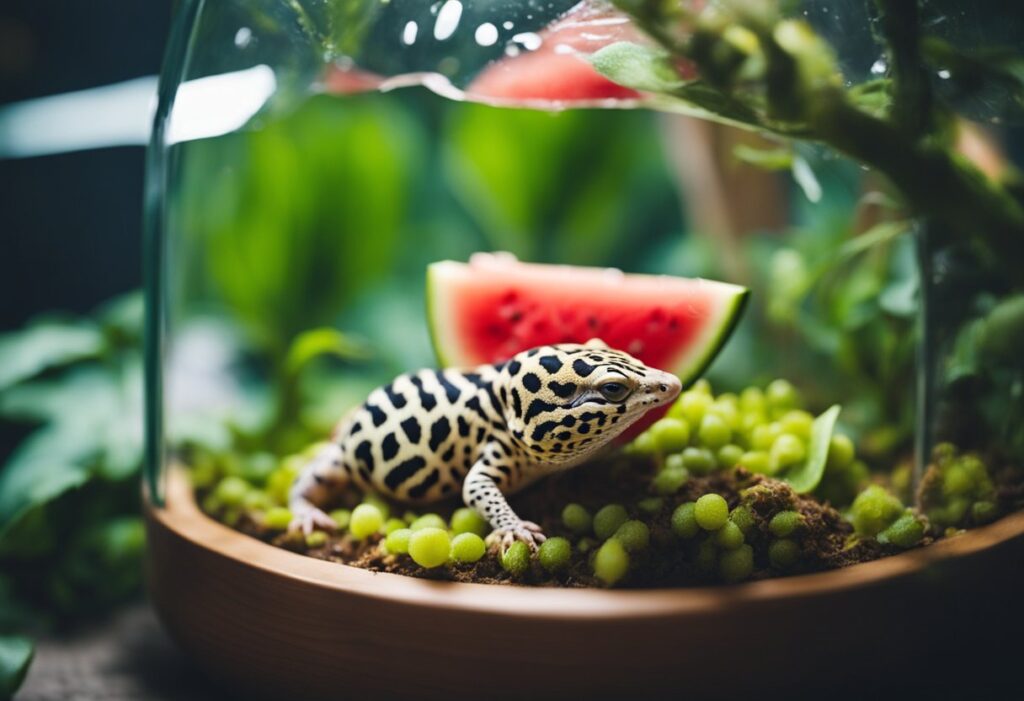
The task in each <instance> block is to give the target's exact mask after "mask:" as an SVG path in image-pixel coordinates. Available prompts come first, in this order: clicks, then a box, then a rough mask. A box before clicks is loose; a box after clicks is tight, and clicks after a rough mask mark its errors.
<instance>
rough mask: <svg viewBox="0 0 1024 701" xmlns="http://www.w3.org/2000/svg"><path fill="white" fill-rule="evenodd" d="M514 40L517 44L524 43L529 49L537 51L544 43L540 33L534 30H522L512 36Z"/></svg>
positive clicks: (525, 47)
mask: <svg viewBox="0 0 1024 701" xmlns="http://www.w3.org/2000/svg"><path fill="white" fill-rule="evenodd" d="M512 41H514V42H516V43H517V44H522V45H523V48H524V49H526V50H527V51H536V50H537V49H539V48H540V45H541V44H543V43H544V41H543V40H542V39H541V38H540V35H538V34H534V33H533V32H520V33H519V34H516V35H515V36H513V37H512Z"/></svg>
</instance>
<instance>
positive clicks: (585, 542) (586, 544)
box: [576, 538, 597, 553]
mask: <svg viewBox="0 0 1024 701" xmlns="http://www.w3.org/2000/svg"><path fill="white" fill-rule="evenodd" d="M595 547H597V541H596V540H594V539H593V538H580V539H579V542H577V543H576V550H578V551H579V552H581V553H588V552H590V551H591V550H593V549H594V548H595Z"/></svg>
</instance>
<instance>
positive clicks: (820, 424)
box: [781, 404, 840, 494]
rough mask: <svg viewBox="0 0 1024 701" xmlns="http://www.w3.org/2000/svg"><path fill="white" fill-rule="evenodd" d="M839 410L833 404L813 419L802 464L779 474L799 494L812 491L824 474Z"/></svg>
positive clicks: (837, 406) (838, 407)
mask: <svg viewBox="0 0 1024 701" xmlns="http://www.w3.org/2000/svg"><path fill="white" fill-rule="evenodd" d="M839 411H840V406H839V405H838V404H835V405H833V406H832V407H830V408H829V409H828V410H827V411H825V413H823V414H822V415H821V416H819V417H818V418H816V419H815V420H814V425H813V426H812V427H811V440H810V441H809V442H808V445H807V459H806V460H805V461H804V464H803V465H800V466H798V467H796V468H793V469H791V470H789V471H787V472H786V473H785V474H784V475H782V476H781V477H782V480H783V481H785V482H787V483H789V486H790V487H792V488H793V489H794V490H796V491H797V492H798V493H800V494H807V493H808V492H810V491H812V490H813V489H814V488H815V487H817V486H818V483H819V482H821V478H822V476H824V474H825V462H826V461H827V460H828V448H829V444H830V443H831V441H832V432H833V431H834V430H835V427H836V419H837V418H838V417H839Z"/></svg>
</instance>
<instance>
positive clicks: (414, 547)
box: [353, 514, 451, 569]
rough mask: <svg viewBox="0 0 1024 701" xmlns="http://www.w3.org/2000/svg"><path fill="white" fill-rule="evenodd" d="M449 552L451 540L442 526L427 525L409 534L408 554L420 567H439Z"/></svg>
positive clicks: (446, 558)
mask: <svg viewBox="0 0 1024 701" xmlns="http://www.w3.org/2000/svg"><path fill="white" fill-rule="evenodd" d="M353 516H354V514H353ZM410 530H411V529H410ZM396 532H397V531H396ZM450 552H451V540H449V538H448V531H446V530H444V529H443V528H433V527H430V526H427V527H426V528H421V529H420V530H418V531H412V534H411V535H410V536H409V555H410V556H411V557H412V559H413V562H415V563H416V564H417V565H419V566H420V567H426V568H427V569H431V568H433V567H440V566H441V565H443V564H444V563H445V562H447V561H448V555H449V553H450Z"/></svg>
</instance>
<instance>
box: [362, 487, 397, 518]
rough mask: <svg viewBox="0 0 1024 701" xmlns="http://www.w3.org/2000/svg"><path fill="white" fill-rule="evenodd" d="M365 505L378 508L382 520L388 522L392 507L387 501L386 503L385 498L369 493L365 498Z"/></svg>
mask: <svg viewBox="0 0 1024 701" xmlns="http://www.w3.org/2000/svg"><path fill="white" fill-rule="evenodd" d="M363 503H364V504H371V505H373V506H376V507H377V511H379V512H380V515H381V518H383V519H385V520H387V518H388V517H389V516H391V505H390V504H388V503H387V501H385V500H384V498H383V497H382V496H380V495H379V494H374V493H373V492H368V493H367V494H365V495H364V496H363Z"/></svg>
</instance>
